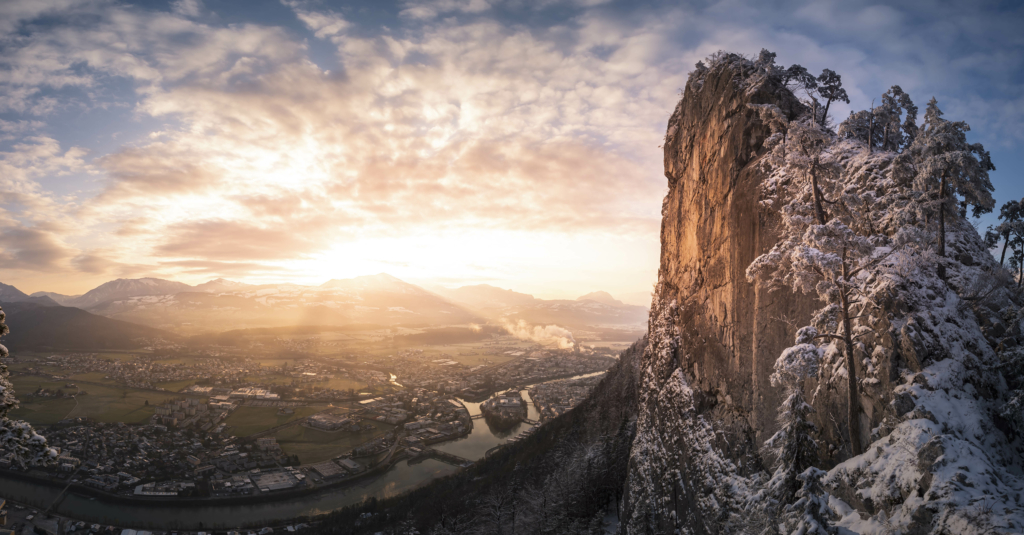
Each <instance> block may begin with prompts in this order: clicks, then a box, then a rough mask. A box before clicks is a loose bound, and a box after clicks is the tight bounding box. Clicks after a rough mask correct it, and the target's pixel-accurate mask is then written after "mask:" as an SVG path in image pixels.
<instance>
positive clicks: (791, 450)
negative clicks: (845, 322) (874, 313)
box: [764, 327, 823, 504]
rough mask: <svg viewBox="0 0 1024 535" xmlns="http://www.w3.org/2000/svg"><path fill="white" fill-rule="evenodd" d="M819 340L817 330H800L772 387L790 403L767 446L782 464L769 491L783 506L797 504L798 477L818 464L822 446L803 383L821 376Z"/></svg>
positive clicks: (777, 368) (778, 363)
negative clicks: (779, 389) (805, 397)
mask: <svg viewBox="0 0 1024 535" xmlns="http://www.w3.org/2000/svg"><path fill="white" fill-rule="evenodd" d="M817 336H818V331H817V330H816V329H815V328H814V327H804V328H802V329H800V330H799V331H798V332H797V338H796V345H794V346H792V347H790V348H787V349H786V350H784V351H783V352H782V354H781V355H780V356H779V358H778V359H777V360H776V361H775V372H774V373H773V374H772V375H771V378H770V379H771V383H772V386H775V387H783V388H785V390H786V400H785V401H783V402H782V405H781V406H780V407H779V416H778V421H779V430H778V431H777V432H776V433H775V434H774V435H772V437H771V438H769V439H768V440H767V441H765V446H764V447H765V449H766V450H767V452H768V453H769V454H770V455H771V456H772V457H774V458H775V459H776V460H777V462H778V463H779V466H778V468H777V469H776V470H775V473H774V474H773V475H772V478H771V481H769V483H768V489H769V492H770V494H771V496H772V497H773V499H775V500H776V501H777V502H778V503H781V504H787V503H791V502H792V501H793V498H794V497H795V496H796V492H797V489H798V487H799V484H798V481H797V476H798V475H800V473H802V472H803V471H804V470H806V469H808V468H810V467H812V466H814V465H815V464H816V462H817V460H818V454H817V451H818V444H817V441H815V440H814V435H815V434H817V432H818V430H817V427H816V426H815V425H814V423H813V422H811V421H810V418H809V417H810V414H811V413H813V412H814V409H813V408H812V407H811V406H810V405H809V404H808V403H807V401H806V400H805V399H804V395H803V381H804V379H806V378H808V377H814V376H817V374H818V366H819V363H820V361H821V357H822V353H823V351H822V349H821V348H820V347H818V346H817V344H815V343H814V341H815V338H816V337H817Z"/></svg>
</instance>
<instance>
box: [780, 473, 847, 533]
mask: <svg viewBox="0 0 1024 535" xmlns="http://www.w3.org/2000/svg"><path fill="white" fill-rule="evenodd" d="M824 475H825V471H824V470H820V469H818V468H815V467H813V466H812V467H810V468H808V469H807V470H804V471H803V472H801V473H800V475H798V476H797V479H799V480H800V481H801V482H802V486H801V487H800V490H799V491H798V492H797V498H798V500H797V501H796V503H793V504H791V505H789V506H787V507H786V513H785V515H784V520H783V522H784V524H785V526H786V532H787V533H790V534H792V535H834V534H835V533H837V530H836V528H835V527H834V526H832V524H831V522H830V521H829V517H831V516H832V510H831V509H830V508H829V506H828V498H827V497H826V496H827V494H825V491H824V489H822V487H821V478H822V477H823V476H824Z"/></svg>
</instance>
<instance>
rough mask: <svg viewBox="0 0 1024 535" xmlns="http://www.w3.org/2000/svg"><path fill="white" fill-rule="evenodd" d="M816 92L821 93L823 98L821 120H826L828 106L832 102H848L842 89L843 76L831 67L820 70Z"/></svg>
mask: <svg viewBox="0 0 1024 535" xmlns="http://www.w3.org/2000/svg"><path fill="white" fill-rule="evenodd" d="M818 94H819V95H821V98H823V99H825V111H824V113H822V118H823V119H822V120H823V121H825V120H828V108H829V106H831V105H832V103H833V102H835V101H837V100H841V101H843V102H845V103H847V104H849V103H850V97H849V96H848V95H847V94H846V90H845V89H843V77H842V76H840V75H838V74H836V72H835V71H833V70H831V69H825V70H823V71H821V75H820V76H818Z"/></svg>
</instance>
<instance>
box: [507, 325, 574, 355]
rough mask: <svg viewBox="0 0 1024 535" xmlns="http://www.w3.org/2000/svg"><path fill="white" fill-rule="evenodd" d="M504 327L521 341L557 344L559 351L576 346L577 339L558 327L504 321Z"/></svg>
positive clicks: (566, 330)
mask: <svg viewBox="0 0 1024 535" xmlns="http://www.w3.org/2000/svg"><path fill="white" fill-rule="evenodd" d="M502 326H503V327H505V330H507V331H508V333H509V334H511V335H512V336H515V337H516V338H519V339H520V340H533V341H534V342H537V343H538V344H543V345H548V344H552V343H555V344H558V349H572V348H573V347H574V346H575V345H576V339H575V338H573V337H572V333H571V332H569V330H568V329H565V328H563V327H559V326H558V325H545V326H543V327H542V326H540V325H534V326H530V325H528V324H527V323H526V322H525V321H523V320H519V321H518V322H516V323H512V322H511V321H509V320H503V321H502Z"/></svg>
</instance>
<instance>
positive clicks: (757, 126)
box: [620, 55, 1024, 534]
mask: <svg viewBox="0 0 1024 535" xmlns="http://www.w3.org/2000/svg"><path fill="white" fill-rule="evenodd" d="M758 68H759V67H758V66H757V64H756V63H754V62H751V61H747V60H743V59H742V58H740V57H739V56H731V55H728V56H719V57H718V58H717V59H716V60H715V61H714V62H713V64H712V66H711V67H710V68H709V69H708V68H703V69H699V70H698V71H696V72H695V73H694V74H693V75H691V77H690V80H689V81H688V82H687V86H686V89H685V91H684V94H683V98H682V99H681V101H680V102H679V104H678V105H677V107H676V109H675V111H674V113H673V114H672V117H671V119H670V120H669V123H668V130H667V134H666V137H665V144H664V149H665V175H666V177H667V179H668V184H669V191H668V194H667V195H666V197H665V200H664V203H663V206H662V228H661V245H662V253H661V267H660V270H659V277H658V278H659V281H658V286H657V288H656V290H655V295H654V299H653V302H652V305H651V313H650V324H649V330H648V336H647V348H646V349H645V351H644V354H643V356H642V359H641V362H640V365H639V376H638V381H639V384H638V388H637V392H638V398H639V400H638V405H637V407H638V413H637V423H636V434H635V437H634V440H633V444H632V449H631V451H630V459H629V472H628V476H627V480H626V489H625V496H624V500H623V508H622V511H621V515H620V517H621V518H622V524H621V529H620V532H621V533H630V534H632V533H692V534H704V533H712V534H717V533H737V532H740V531H737V530H738V529H739V528H738V527H739V526H746V527H750V526H751V524H750V522H751V521H748V519H745V518H743V516H744V514H745V511H749V510H750V509H749V508H748V506H749V505H750V503H751V501H750V500H757V499H759V498H757V492H758V489H763V482H764V479H765V478H764V475H765V474H766V472H767V473H770V469H771V468H773V467H766V466H763V464H762V457H761V455H760V454H759V451H760V449H761V447H762V445H763V444H764V442H765V440H767V439H768V438H769V437H771V436H772V434H774V432H775V431H776V430H777V429H778V424H777V422H776V417H777V414H778V408H779V406H780V404H781V402H782V397H783V396H782V394H783V392H782V391H781V389H779V388H775V387H773V386H772V385H771V383H770V380H769V377H770V376H771V374H772V372H773V366H774V364H775V361H776V359H777V358H778V357H779V355H780V354H781V352H782V351H783V350H784V349H785V348H787V347H790V346H792V345H793V343H794V338H795V334H796V330H797V329H798V328H799V327H801V326H805V325H808V324H809V323H810V319H811V315H812V313H813V311H814V310H816V309H818V308H819V307H820V306H821V305H820V303H818V302H817V301H816V300H815V299H813V298H812V297H809V296H805V295H796V294H793V293H791V292H788V291H780V290H776V291H768V290H763V289H760V288H757V287H756V286H755V285H754V284H752V283H750V282H748V281H747V278H746V269H747V267H748V266H749V265H750V264H751V262H752V261H753V260H754V259H756V258H757V257H758V256H760V255H761V254H764V253H766V252H768V251H770V250H771V248H772V247H773V246H774V245H775V244H776V242H777V241H778V238H779V234H778V229H779V226H780V225H781V220H780V214H779V209H780V207H778V206H772V204H771V202H770V201H768V200H766V199H765V197H764V196H762V191H763V188H762V185H763V184H764V183H765V181H766V180H767V179H768V176H767V173H766V171H765V170H763V169H762V166H761V165H760V164H761V160H762V157H763V156H764V154H765V148H764V143H765V140H766V139H767V137H768V136H769V134H770V132H769V130H768V128H767V127H766V126H764V125H763V124H762V123H761V121H760V120H759V118H758V115H757V113H756V112H755V111H754V110H753V109H751V108H750V107H748V104H773V105H775V106H777V107H778V108H779V109H780V110H782V112H783V113H784V114H786V115H788V116H789V118H790V119H793V118H796V117H797V116H799V115H802V114H803V113H804V112H806V111H807V110H806V108H805V107H804V106H803V104H801V103H800V102H799V101H798V99H797V98H796V97H795V96H794V95H793V94H792V93H791V92H790V91H789V90H788V89H786V88H785V87H784V86H782V84H781V83H780V82H779V81H778V79H777V78H773V77H771V76H765V75H763V73H758ZM879 158H881V159H883V160H884V159H885V158H889V159H891V155H890V156H885V157H884V158H883V157H882V156H879ZM888 161H889V160H885V161H882V162H881V163H880V164H878V165H879V167H878V169H877V171H878V172H885V171H886V169H887V167H885V166H886V165H888V163H887V162H888ZM876 163H878V162H876ZM953 225H954V226H955V228H953V227H949V228H953V230H949V231H948V236H949V237H948V243H949V247H950V250H951V251H952V252H953V253H952V255H950V256H949V257H948V258H947V259H941V260H939V261H931V262H930V263H922V264H914V265H912V266H911V265H908V266H904V267H899V266H896V267H893V268H891V269H890V270H889V271H887V272H885V273H882V272H881V271H879V272H878V273H876V274H872V275H871V276H869V277H867V278H866V280H865V281H864V283H865V284H866V285H867V286H868V287H869V289H870V299H867V300H865V302H864V303H861V304H858V305H856V306H855V307H854V308H851V314H852V315H853V316H854V317H855V318H856V319H855V320H854V322H853V325H852V329H853V331H854V332H857V333H859V334H858V335H857V344H855V345H856V347H855V349H854V351H855V355H854V356H855V360H856V362H857V364H856V366H857V368H858V369H857V376H858V378H859V384H858V389H859V392H857V395H858V397H859V399H860V408H861V411H860V414H859V415H858V422H857V424H858V425H859V426H860V429H861V433H860V434H861V440H862V441H863V443H862V444H861V446H862V448H863V451H864V453H863V454H862V455H860V456H858V457H853V458H851V451H850V450H851V448H850V444H849V436H847V431H846V430H847V422H846V414H847V400H848V392H847V390H846V388H847V387H846V381H845V380H842V378H844V377H846V375H845V374H846V370H845V364H844V362H843V361H842V359H840V358H838V357H837V355H838V352H837V351H832V352H828V351H826V354H825V356H824V358H823V361H822V367H821V371H820V372H819V375H818V377H817V378H815V379H808V382H807V384H806V385H805V392H806V393H807V394H808V401H809V402H811V404H812V405H813V406H814V409H815V413H814V416H813V418H814V419H815V424H816V425H817V427H818V436H817V438H818V443H819V450H820V451H819V458H820V462H821V464H822V466H820V468H823V469H829V473H828V476H827V477H826V478H825V480H824V484H826V485H827V487H828V492H829V493H830V494H831V495H832V496H833V497H835V498H838V500H837V502H836V503H838V504H841V507H838V508H837V509H835V512H836V516H842V518H841V519H839V518H836V519H834V520H836V521H837V522H842V523H840V524H839V525H841V526H843V527H844V529H849V530H850V531H851V532H856V533H859V532H861V529H862V526H861V525H860V524H859V523H860V522H861V519H862V515H863V518H867V517H872V518H873V520H872V521H873V522H880V523H882V524H887V525H891V526H894V528H893V529H896V530H897V532H899V531H900V530H902V532H907V533H936V534H938V533H947V532H949V533H951V532H958V533H979V534H980V533H990V532H991V533H1019V529H1020V527H1021V526H1022V525H1024V499H1022V496H1024V478H1021V477H1019V475H1018V474H1020V473H1024V456H1022V454H1021V452H1022V451H1024V448H1022V447H1020V441H1019V440H1017V439H1016V438H1014V437H1013V436H1009V435H1007V434H1005V433H1004V432H1003V431H1002V430H1001V428H1000V425H1001V424H1000V422H999V421H998V420H997V419H995V418H994V417H993V416H992V415H993V414H996V413H997V412H998V411H999V410H1000V407H1001V405H1002V404H1003V403H1005V396H1004V395H1003V392H1004V391H1005V390H1006V386H1005V385H1006V383H1005V381H1004V379H1003V377H1002V376H1001V375H1000V373H999V372H998V369H999V358H998V357H997V354H996V348H997V347H1003V346H1006V347H1013V346H1010V345H1008V344H1011V343H1012V344H1018V343H1019V342H1018V340H1019V338H1020V336H1021V331H1024V319H1022V318H1024V314H1022V315H1021V316H1020V317H1017V316H1014V317H1015V318H1017V319H1014V320H1013V321H1012V322H1010V323H1007V321H1008V320H1007V321H1003V320H1000V318H1001V317H1004V316H1006V317H1008V316H1007V311H1010V310H1019V309H1020V308H1021V307H1022V306H1024V305H1022V304H1021V303H1019V300H1020V299H1019V298H1018V297H1013V296H1014V295H1016V294H1014V293H1013V292H1010V291H1008V290H1007V289H1006V288H1002V289H1000V288H1001V287H1000V286H999V284H1000V283H993V284H995V285H994V286H991V288H992V289H991V290H984V291H981V290H978V289H977V288H982V287H985V288H989V286H986V284H988V283H987V282H986V281H991V280H993V276H994V274H998V273H999V271H998V264H997V263H995V261H994V260H993V259H992V258H991V255H988V254H987V253H986V245H985V242H984V240H982V239H981V237H980V236H979V235H978V233H977V232H976V230H975V229H973V228H972V227H971V226H970V224H969V222H966V221H965V220H957V221H956V222H954V223H953ZM940 262H941V263H943V264H944V265H946V266H948V270H947V272H948V277H946V278H941V277H939V276H938V275H937V270H936V264H937V263H940ZM894 266H895V264H894ZM887 269H889V268H887ZM903 269H907V270H909V271H906V272H905V273H903V274H902V275H901V274H900V273H902V271H901V270H903ZM997 290H998V291H997ZM1014 314H1016V313H1014ZM1000 322H1002V323H1000ZM1010 331H1012V336H1010V334H1006V333H1008V332H1010ZM940 457H941V460H940ZM954 457H955V458H957V459H958V461H957V462H958V463H960V464H958V465H956V466H954V465H953V464H951V463H952V461H950V459H953V458H954ZM964 467H968V468H964ZM961 469H962V471H963V473H960V472H957V470H961ZM979 473H980V474H984V477H978V476H971V475H968V474H979ZM1004 473H1005V474H1006V475H1000V476H999V477H989V475H991V474H1004ZM1010 474H1012V475H1010ZM971 477H976V478H977V479H976V480H970V481H968V480H969V479H970V478H971ZM986 477H987V478H988V479H985V478H986ZM964 481H968V483H970V485H968V484H967V483H965V482H964ZM979 481H985V482H986V483H985V484H984V485H982V483H979ZM982 486H984V488H982ZM965 489H970V491H967V490H965ZM985 500H990V501H991V500H995V501H997V502H998V503H999V504H1002V505H997V506H995V508H994V509H991V510H990V509H988V508H986V509H985V511H984V515H983V516H985V518H984V519H983V520H984V521H982V520H979V518H980V517H979V516H978V514H977V504H978V503H982V502H984V501H985ZM985 503H988V502H985ZM839 511H844V512H842V513H840V512H839ZM753 521H754V522H756V521H758V520H757V519H754V520H753ZM843 523H845V524H843ZM854 528H856V529H854ZM1015 530H1018V531H1015ZM760 531H761V530H760V529H759V528H758V529H754V532H760ZM869 531H870V530H869Z"/></svg>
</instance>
